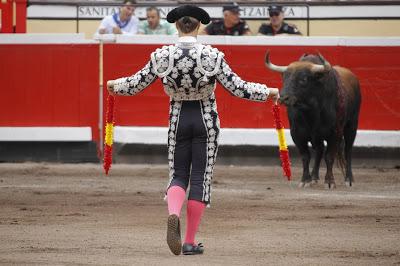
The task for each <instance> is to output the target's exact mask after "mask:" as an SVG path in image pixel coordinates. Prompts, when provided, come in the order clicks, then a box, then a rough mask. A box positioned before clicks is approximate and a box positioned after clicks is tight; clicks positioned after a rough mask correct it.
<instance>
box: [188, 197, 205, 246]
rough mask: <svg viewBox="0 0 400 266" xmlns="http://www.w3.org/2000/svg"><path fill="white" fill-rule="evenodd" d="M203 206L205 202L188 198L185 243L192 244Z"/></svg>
mask: <svg viewBox="0 0 400 266" xmlns="http://www.w3.org/2000/svg"><path fill="white" fill-rule="evenodd" d="M205 207H206V204H204V202H200V201H197V200H188V202H187V218H186V219H187V222H186V237H185V243H188V244H192V245H194V237H195V235H196V233H197V229H198V227H199V224H200V220H201V216H203V212H204V208H205Z"/></svg>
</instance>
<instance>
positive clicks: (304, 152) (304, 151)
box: [296, 142, 311, 187]
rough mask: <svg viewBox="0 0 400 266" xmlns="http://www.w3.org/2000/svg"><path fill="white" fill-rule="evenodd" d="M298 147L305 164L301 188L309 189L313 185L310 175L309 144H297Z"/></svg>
mask: <svg viewBox="0 0 400 266" xmlns="http://www.w3.org/2000/svg"><path fill="white" fill-rule="evenodd" d="M296 146H297V148H298V150H299V152H300V155H301V160H302V163H303V176H302V177H301V181H300V183H299V187H307V186H309V185H310V184H311V175H310V159H311V155H310V150H309V149H308V143H307V142H302V143H301V144H298V143H296Z"/></svg>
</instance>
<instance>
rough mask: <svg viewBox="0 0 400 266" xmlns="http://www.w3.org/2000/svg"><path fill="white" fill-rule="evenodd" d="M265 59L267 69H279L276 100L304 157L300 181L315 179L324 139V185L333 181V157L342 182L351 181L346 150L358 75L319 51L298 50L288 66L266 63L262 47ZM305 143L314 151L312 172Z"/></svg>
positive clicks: (354, 123)
mask: <svg viewBox="0 0 400 266" xmlns="http://www.w3.org/2000/svg"><path fill="white" fill-rule="evenodd" d="M265 61H266V66H267V67H268V68H269V69H271V70H273V71H278V72H280V73H282V77H283V88H282V89H281V91H280V97H281V98H280V103H282V104H284V105H286V106H287V111H288V116H289V123H290V134H291V136H292V138H293V141H294V143H295V144H296V147H297V149H298V150H299V152H300V155H301V158H302V162H303V176H302V178H301V182H300V184H299V185H300V186H305V185H309V184H310V183H317V182H318V180H319V166H320V163H321V159H322V156H323V154H324V150H325V145H324V141H326V143H327V147H326V151H325V162H326V167H327V171H326V175H325V184H326V187H327V188H335V186H336V185H335V180H334V177H333V172H332V168H333V164H334V160H335V158H337V159H338V161H339V164H340V166H341V168H342V170H343V172H344V174H345V183H346V185H347V186H352V183H353V181H354V179H353V173H352V169H351V152H352V148H353V144H354V140H355V137H356V134H357V127H358V115H359V112H360V105H361V93H360V85H359V82H358V79H357V77H356V76H355V75H354V74H353V73H352V72H351V71H350V70H348V69H346V68H343V67H340V66H333V67H331V65H330V64H329V62H327V61H326V60H325V59H324V58H323V57H322V56H321V55H320V54H318V56H315V55H303V56H302V57H301V58H300V60H299V61H296V62H293V63H291V64H290V65H288V66H277V65H274V64H272V63H271V62H270V60H269V53H268V52H267V55H266V60H265ZM343 141H344V147H343V145H342V144H343ZM309 142H311V145H312V147H313V149H314V150H315V163H314V167H313V170H312V172H311V174H310V172H309V164H310V158H311V156H310V151H309V148H308V143H309ZM343 149H344V158H343Z"/></svg>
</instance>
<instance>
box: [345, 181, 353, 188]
mask: <svg viewBox="0 0 400 266" xmlns="http://www.w3.org/2000/svg"><path fill="white" fill-rule="evenodd" d="M345 184H346V187H352V186H353V182H351V181H346V182H345Z"/></svg>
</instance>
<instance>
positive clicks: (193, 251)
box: [182, 243, 204, 255]
mask: <svg viewBox="0 0 400 266" xmlns="http://www.w3.org/2000/svg"><path fill="white" fill-rule="evenodd" d="M182 253H183V255H200V254H203V253H204V246H203V244H202V243H199V244H197V245H192V244H187V243H185V244H183V246H182Z"/></svg>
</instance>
